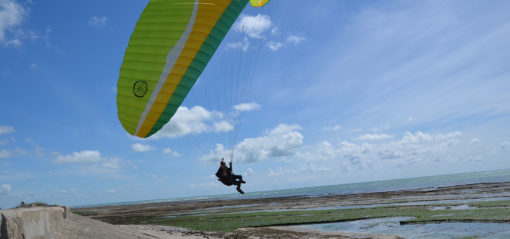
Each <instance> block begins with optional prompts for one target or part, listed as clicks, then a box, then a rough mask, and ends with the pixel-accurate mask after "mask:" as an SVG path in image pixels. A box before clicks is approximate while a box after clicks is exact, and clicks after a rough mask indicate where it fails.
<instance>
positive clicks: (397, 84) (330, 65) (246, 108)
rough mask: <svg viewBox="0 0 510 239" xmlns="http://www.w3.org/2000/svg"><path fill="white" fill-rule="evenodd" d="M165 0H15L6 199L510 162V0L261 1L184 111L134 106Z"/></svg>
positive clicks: (1, 172)
mask: <svg viewBox="0 0 510 239" xmlns="http://www.w3.org/2000/svg"><path fill="white" fill-rule="evenodd" d="M147 2H148V1H120V0H111V1H99V0H90V1H65V0H53V1H42V0H0V83H1V92H2V94H0V109H1V111H0V112H1V113H0V115H1V117H0V208H9V207H14V206H15V205H17V204H19V203H20V202H21V201H25V202H34V201H42V202H46V203H49V204H61V205H71V206H77V205H88V204H98V203H109V202H121V201H135V200H151V199H165V198H177V197H191V196H200V195H216V194H229V193H235V189H234V188H233V187H225V186H223V185H222V184H221V183H219V182H218V181H217V180H216V178H215V176H214V173H215V172H216V170H217V167H218V166H219V161H220V159H221V158H222V157H225V158H226V159H227V160H228V161H230V158H231V154H232V153H233V155H234V156H233V164H234V172H235V173H237V174H242V175H243V177H244V178H245V180H246V181H247V184H245V185H243V189H244V190H245V191H246V192H254V191H264V190H277V189H286V188H297V187H313V186H320V185H332V184H345V183H353V182H365V181H376V180H386V179H397V178H408V177H418V176H428V175H441V174H453V173H462V172H474V171H483V170H497V169H508V168H510V104H509V102H510V94H509V93H508V92H509V90H510V68H509V67H508V64H509V62H510V48H509V47H508V43H509V42H510V14H508V12H510V2H508V1H503V0H501V1H498V0H495V1H481V0H462V1H460V0H457V1H453V0H447V1H444V0H441V1H439V0H438V1H434V0H427V1H398V0H392V1H344V0H321V1H296V0H274V1H271V2H270V3H269V4H267V5H266V6H265V7H263V8H252V7H249V6H247V7H246V8H245V9H244V11H243V12H242V13H241V15H240V16H239V18H238V19H237V21H236V22H235V23H234V25H233V26H232V28H231V30H230V31H229V32H228V34H227V35H226V36H225V38H224V40H223V42H222V43H221V45H220V46H219V48H218V50H217V52H216V54H215V55H214V56H213V58H212V59H211V61H210V62H209V64H208V66H207V67H206V68H205V70H204V72H203V73H202V75H201V76H200V78H199V79H198V81H197V83H196V84H195V86H194V87H193V89H192V90H191V91H190V93H189V95H188V97H187V98H186V99H185V100H184V102H183V104H182V105H181V108H179V110H178V112H177V113H176V115H175V116H174V117H173V118H172V120H171V121H170V122H169V123H168V124H167V125H165V126H164V127H163V129H161V130H160V131H159V132H158V133H157V134H155V135H153V136H151V137H150V138H148V139H140V138H137V137H134V136H131V135H129V134H128V133H127V132H126V131H125V130H124V129H123V128H122V125H121V124H120V122H119V119H118V117H117V106H116V95H117V91H116V88H117V80H118V77H119V69H120V66H121V64H122V61H123V56H124V51H125V49H126V47H127V45H128V42H129V38H130V36H131V34H132V32H133V30H134V27H135V25H136V22H137V20H138V18H139V16H140V14H141V13H142V11H143V9H144V7H145V5H146V4H147Z"/></svg>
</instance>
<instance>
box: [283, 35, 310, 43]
mask: <svg viewBox="0 0 510 239" xmlns="http://www.w3.org/2000/svg"><path fill="white" fill-rule="evenodd" d="M305 40H306V38H304V37H300V36H295V35H290V36H288V37H287V39H286V42H287V43H292V44H294V45H298V44H300V43H301V42H303V41H305Z"/></svg>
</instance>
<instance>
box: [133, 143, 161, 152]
mask: <svg viewBox="0 0 510 239" xmlns="http://www.w3.org/2000/svg"><path fill="white" fill-rule="evenodd" d="M131 149H133V151H135V152H147V151H152V150H155V149H156V148H154V147H152V146H150V145H146V144H141V143H136V144H133V145H131Z"/></svg>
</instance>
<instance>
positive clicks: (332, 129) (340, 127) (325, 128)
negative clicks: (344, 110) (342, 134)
mask: <svg viewBox="0 0 510 239" xmlns="http://www.w3.org/2000/svg"><path fill="white" fill-rule="evenodd" d="M341 129H342V126H340V125H334V126H325V127H324V128H322V130H323V131H339V130H341Z"/></svg>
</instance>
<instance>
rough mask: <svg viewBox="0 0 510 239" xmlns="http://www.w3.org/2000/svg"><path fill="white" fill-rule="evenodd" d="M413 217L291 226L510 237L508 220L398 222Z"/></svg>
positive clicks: (408, 234)
mask: <svg viewBox="0 0 510 239" xmlns="http://www.w3.org/2000/svg"><path fill="white" fill-rule="evenodd" d="M409 219H412V217H388V218H374V219H366V220H357V221H349V222H337V223H322V224H309V225H302V226H293V227H302V228H303V227H304V228H307V229H312V230H318V231H325V232H332V231H342V232H350V233H374V234H389V235H398V236H401V237H404V238H411V239H415V238H416V239H417V238H431V239H443V238H445V239H446V238H463V237H470V238H510V224H507V223H476V222H470V223H461V222H448V223H427V224H407V225H400V221H406V220H409Z"/></svg>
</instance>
